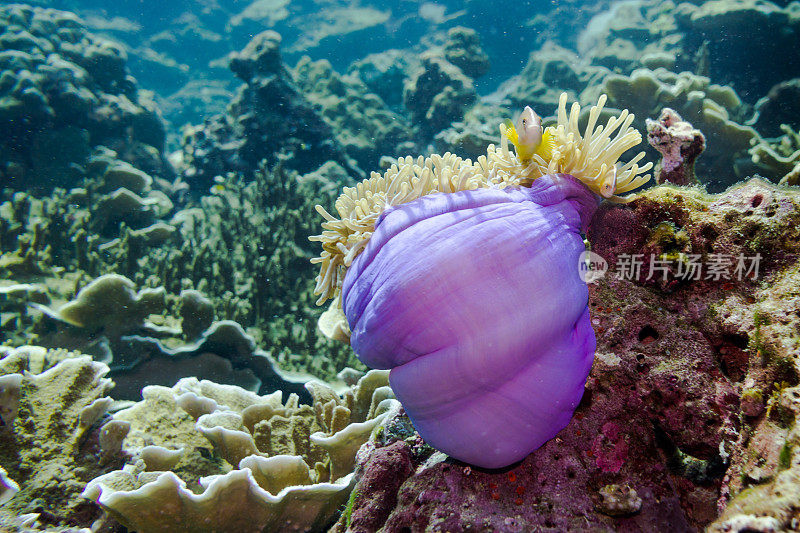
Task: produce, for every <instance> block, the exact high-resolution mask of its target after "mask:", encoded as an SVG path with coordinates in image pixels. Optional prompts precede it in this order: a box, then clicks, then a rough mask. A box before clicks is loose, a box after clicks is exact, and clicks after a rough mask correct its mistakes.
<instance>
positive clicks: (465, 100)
mask: <svg viewBox="0 0 800 533" xmlns="http://www.w3.org/2000/svg"><path fill="white" fill-rule="evenodd" d="M476 98H477V95H476V93H475V88H474V86H473V84H472V80H471V79H470V78H468V77H467V76H466V75H464V73H463V72H462V71H461V69H459V68H458V67H456V66H455V65H453V64H451V63H450V62H448V61H447V60H446V59H444V58H442V57H440V56H439V55H438V54H437V53H436V52H428V53H426V54H425V55H423V56H422V57H421V58H420V66H419V69H418V70H417V71H416V72H415V73H414V74H413V75H412V76H411V78H410V79H408V80H407V81H406V83H405V86H404V87H403V104H404V105H405V107H406V108H407V109H408V110H409V112H410V113H411V118H412V120H413V121H414V123H416V124H419V125H420V126H421V128H422V132H423V134H424V135H426V136H428V137H431V136H432V135H433V134H434V133H436V132H438V131H440V130H442V129H444V128H446V127H447V126H449V125H450V124H451V123H453V122H456V121H458V120H460V119H461V117H463V114H464V110H465V109H466V108H467V107H468V106H469V105H470V104H472V103H473V102H474V101H475V99H476Z"/></svg>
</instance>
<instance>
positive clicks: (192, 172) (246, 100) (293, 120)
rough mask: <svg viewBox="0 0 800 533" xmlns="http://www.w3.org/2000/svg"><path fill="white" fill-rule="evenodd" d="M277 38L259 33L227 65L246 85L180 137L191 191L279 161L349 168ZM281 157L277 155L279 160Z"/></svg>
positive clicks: (298, 166) (304, 166)
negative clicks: (263, 163)
mask: <svg viewBox="0 0 800 533" xmlns="http://www.w3.org/2000/svg"><path fill="white" fill-rule="evenodd" d="M280 43H281V37H280V35H279V34H277V33H276V32H274V31H265V32H262V33H259V34H258V35H256V36H255V37H253V39H252V40H251V41H250V43H248V45H247V46H246V47H245V48H244V49H243V50H242V51H241V52H239V53H237V54H233V56H232V57H231V60H230V68H231V70H232V71H233V72H234V73H235V74H236V75H237V76H238V77H239V78H240V79H241V80H242V81H244V82H245V85H243V86H242V87H240V88H239V90H238V91H237V93H236V96H235V97H234V99H233V101H232V102H231V103H230V105H229V107H228V113H226V114H221V115H215V116H213V117H210V118H208V119H206V121H205V122H204V123H203V124H201V125H198V126H194V127H192V128H189V129H187V130H186V131H185V133H184V138H183V141H182V144H183V161H182V166H183V172H182V174H183V176H184V178H185V179H186V181H187V182H188V183H189V185H190V187H192V188H193V189H194V190H196V191H206V190H208V188H209V187H210V186H211V185H213V183H214V178H215V177H216V176H225V175H226V174H227V173H228V172H241V173H244V174H245V175H247V176H252V175H253V174H254V173H255V171H256V170H257V169H258V165H259V164H260V162H261V161H263V160H267V161H268V162H269V163H270V164H271V165H274V164H275V163H277V162H278V160H279V159H281V160H284V161H285V162H286V165H287V166H288V167H290V168H293V169H296V170H298V171H300V172H310V171H313V170H316V169H317V168H319V167H320V166H321V165H322V164H323V163H325V162H326V161H330V160H333V161H337V162H339V163H340V164H342V165H343V166H345V167H350V166H352V165H351V163H350V162H349V160H348V159H347V157H346V155H345V153H344V151H343V149H342V147H341V145H339V144H338V143H337V142H336V140H335V138H334V134H333V130H332V129H331V127H330V125H329V124H328V123H327V122H326V121H325V120H324V119H323V118H322V117H321V116H320V115H319V113H318V112H317V110H316V109H315V108H314V106H313V105H312V104H311V103H310V102H309V101H308V100H307V99H306V98H305V97H304V96H303V95H302V93H301V91H300V89H299V87H298V86H297V85H296V84H295V82H294V80H293V79H292V76H291V74H290V73H289V71H288V69H287V68H286V67H285V65H284V64H283V62H282V60H281V56H280ZM281 154H282V155H281Z"/></svg>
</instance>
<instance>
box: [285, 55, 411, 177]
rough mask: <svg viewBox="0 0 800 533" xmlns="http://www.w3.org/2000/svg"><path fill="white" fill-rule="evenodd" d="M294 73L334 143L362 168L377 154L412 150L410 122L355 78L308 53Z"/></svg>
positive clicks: (376, 158) (376, 160) (374, 162)
mask: <svg viewBox="0 0 800 533" xmlns="http://www.w3.org/2000/svg"><path fill="white" fill-rule="evenodd" d="M293 72H294V77H295V80H296V81H297V84H298V86H299V88H300V90H301V91H302V92H303V95H304V96H305V97H306V98H307V99H308V100H309V101H310V102H312V103H314V104H316V105H318V106H319V107H320V108H321V115H322V117H323V118H324V119H325V121H326V122H327V123H328V124H329V125H330V126H331V129H332V130H333V132H334V135H335V137H336V140H337V142H338V143H339V145H340V146H342V147H343V149H344V151H345V152H346V153H347V155H349V156H350V157H352V158H353V159H354V160H355V161H356V162H357V163H358V165H359V166H360V167H361V168H374V167H376V166H378V164H379V163H380V157H383V156H391V157H399V156H401V155H405V153H406V152H408V151H410V150H413V149H414V147H415V145H414V142H413V141H412V139H413V136H412V132H411V126H410V124H408V122H407V121H406V120H405V118H404V117H403V116H401V115H399V114H397V113H395V112H393V111H391V110H389V109H387V108H386V105H385V104H384V103H383V102H382V101H381V99H380V98H379V97H377V96H376V95H375V94H373V93H371V92H370V91H369V90H368V89H367V87H366V86H365V85H364V84H363V83H362V82H361V80H359V79H358V78H357V77H355V76H353V75H340V74H338V73H336V72H335V71H334V70H333V69H332V67H331V64H330V63H329V62H328V61H327V60H320V61H311V59H310V58H308V57H307V56H306V57H304V58H302V59H301V60H300V61H299V62H298V63H297V66H296V67H295V68H294V71H293ZM378 154H383V156H381V155H378Z"/></svg>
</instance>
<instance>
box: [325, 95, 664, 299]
mask: <svg viewBox="0 0 800 533" xmlns="http://www.w3.org/2000/svg"><path fill="white" fill-rule="evenodd" d="M605 101H606V96H605V95H602V96H601V97H600V99H599V101H598V103H597V105H596V106H593V107H592V108H591V110H590V112H589V122H588V125H587V127H586V129H585V131H584V133H583V135H581V132H580V130H579V128H578V117H579V115H580V106H579V105H578V104H577V103H573V104H572V108H571V109H570V113H569V116H567V112H566V103H567V95H566V93H563V94H562V95H561V98H560V100H559V104H558V122H557V125H556V126H555V127H553V126H549V127H547V128H546V129H545V130H544V133H543V137H542V138H543V141H544V140H547V142H542V145H541V147H540V148H539V149H537V150H536V152H535V153H534V154H533V155H532V157H531V158H530V159H524V160H521V159H520V158H519V157H518V156H517V154H516V153H512V152H511V151H510V150H509V147H508V143H509V137H508V134H509V133H510V130H509V128H507V127H506V126H505V125H504V124H501V125H500V135H501V137H500V145H499V147H496V146H495V145H493V144H492V145H489V147H488V148H487V151H486V155H485V156H480V157H478V159H477V161H475V162H473V161H472V160H470V159H462V158H460V157H458V156H456V155H454V154H451V153H449V152H447V153H445V154H444V155H438V154H436V155H432V156H430V157H425V158H423V157H422V156H420V157H417V158H413V157H410V156H409V157H404V158H403V157H401V158H400V159H398V161H397V164H395V165H392V166H391V168H389V169H388V170H387V171H386V172H384V173H383V174H379V173H378V172H373V173H372V174H371V176H370V177H369V178H368V179H366V180H364V181H362V182H361V183H359V184H358V185H356V186H355V187H345V189H344V192H343V193H342V195H341V196H340V197H339V199H338V200H336V203H335V206H334V207H335V210H336V213H337V214H338V215H339V218H337V217H335V216H333V215H331V214H330V213H328V212H327V211H326V210H325V209H324V208H323V207H322V206H319V205H318V206H317V207H316V208H317V211H318V212H319V213H320V214H321V215H322V216H323V217H324V218H325V222H324V223H323V224H322V228H323V232H322V234H321V235H316V236H313V237H310V239H311V240H312V241H319V242H321V243H322V254H320V256H319V257H316V258H314V259H312V260H311V261H312V263H315V264H319V265H320V273H319V275H318V276H317V283H316V287H315V288H314V294H318V295H320V297H319V299H318V300H317V304H322V303H323V302H324V301H325V300H327V299H329V298H334V297H337V296H338V294H339V291H340V289H341V286H342V282H343V281H344V275H345V272H346V270H347V267H349V266H350V264H351V263H352V261H353V259H355V258H356V256H358V254H359V253H361V251H362V250H363V249H364V247H365V246H366V244H367V242H368V241H369V239H370V237H371V236H372V232H373V231H374V229H375V222H376V221H377V219H378V217H379V216H380V214H381V213H382V212H383V210H384V209H386V208H387V207H388V206H393V205H399V204H403V203H406V202H410V201H412V200H416V199H417V198H420V197H422V196H426V195H428V194H434V193H440V192H444V193H452V192H457V191H464V190H471V189H477V188H490V187H494V188H505V187H526V186H530V184H531V183H532V182H533V181H534V180H536V179H537V178H540V177H541V176H544V175H546V174H555V173H564V174H570V175H572V176H574V177H575V178H577V179H579V180H580V181H581V182H583V183H584V184H585V185H586V186H587V187H588V188H589V189H591V190H592V191H593V192H595V193H596V194H598V195H600V196H602V197H604V198H609V199H611V200H612V201H626V200H627V199H628V198H621V197H619V196H617V194H618V193H626V192H629V191H632V190H633V189H636V188H637V187H640V186H641V185H643V184H645V183H646V182H647V181H648V180H649V179H650V176H649V175H644V176H643V175H641V174H642V173H644V172H646V171H648V170H649V169H650V167H651V166H652V164H651V163H647V164H645V165H643V166H641V167H640V166H639V165H638V163H639V161H641V159H642V158H643V157H644V152H640V153H639V154H638V155H636V156H635V157H634V158H633V159H632V160H631V161H629V162H628V163H625V164H624V165H621V166H618V160H619V158H620V156H621V155H622V154H623V153H624V152H625V151H626V150H628V149H629V148H632V147H634V146H636V145H638V144H639V143H641V142H642V136H641V134H640V133H639V132H638V131H637V130H635V129H634V128H632V127H631V124H632V122H633V118H634V117H633V115H632V114H630V113H629V112H628V111H627V110H624V111H622V113H621V114H620V116H619V117H611V118H610V119H609V120H608V122H607V123H606V125H605V126H597V127H595V126H596V124H597V120H598V118H599V116H600V113H601V111H602V109H603V105H604V104H605ZM515 133H516V131H514V133H513V134H515ZM513 134H512V135H513Z"/></svg>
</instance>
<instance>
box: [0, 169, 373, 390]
mask: <svg viewBox="0 0 800 533" xmlns="http://www.w3.org/2000/svg"><path fill="white" fill-rule="evenodd" d="M94 161H95V163H93V168H95V167H96V168H98V169H105V168H106V166H107V165H108V168H109V169H116V170H113V172H112V171H107V170H102V171H100V170H98V172H99V175H98V176H97V177H96V178H91V179H90V180H89V182H88V188H87V189H82V190H74V191H72V192H71V193H69V194H65V193H63V192H59V191H56V193H55V194H53V195H52V196H48V197H44V198H42V199H36V198H33V197H31V196H30V195H28V194H25V193H17V194H15V195H14V196H13V198H11V199H10V200H8V201H7V202H4V203H2V204H0V215H1V216H0V252H3V254H2V255H0V271H2V272H3V274H4V276H6V279H7V280H8V281H3V282H0V287H2V289H3V291H5V292H4V294H5V295H4V296H2V297H1V298H0V319H2V323H3V328H2V332H1V333H0V338H1V339H2V340H3V341H6V342H9V341H10V342H11V343H12V344H13V345H20V344H25V343H30V342H37V343H39V344H44V345H47V346H52V347H62V346H65V347H72V348H76V349H77V348H79V349H80V350H82V351H84V352H85V353H90V354H93V355H95V356H97V357H99V358H100V359H101V360H105V359H107V358H109V357H111V355H113V356H115V357H116V358H117V359H116V360H117V362H118V363H120V365H122V366H121V367H119V368H122V367H127V365H128V364H131V363H133V362H136V361H139V362H143V361H144V360H147V359H148V358H151V355H152V359H153V360H152V361H151V363H152V364H153V365H155V364H156V363H157V361H156V360H162V362H163V360H164V359H171V360H172V361H174V362H175V363H176V364H177V362H178V361H179V360H181V357H183V360H184V361H185V362H184V365H190V364H191V363H190V361H189V359H186V357H184V356H181V357H177V358H176V357H172V356H171V355H170V353H171V350H174V349H179V348H187V346H186V345H185V342H186V341H196V340H197V339H198V338H199V335H200V334H201V333H202V332H203V331H205V330H206V329H207V328H208V327H209V326H210V325H211V324H210V321H209V320H208V319H207V318H206V319H205V321H204V322H203V325H195V326H192V325H190V324H188V323H187V322H184V326H186V327H184V328H183V330H181V324H180V323H179V322H178V320H177V318H175V317H178V316H180V315H181V314H182V311H181V306H182V305H183V303H182V299H181V298H180V296H179V295H180V294H181V292H182V291H184V290H196V291H199V292H200V293H201V294H202V295H203V296H204V297H206V298H208V299H209V300H210V302H211V306H212V309H211V310H209V309H208V308H207V309H206V311H204V312H205V313H206V315H208V313H210V312H214V313H216V316H218V317H220V318H226V319H231V320H235V321H237V322H239V323H240V324H242V325H243V326H245V327H246V328H250V329H249V333H250V334H251V335H254V336H255V342H256V343H257V344H258V345H261V346H264V347H265V348H266V349H267V350H268V352H269V353H271V354H272V356H273V357H274V358H275V359H276V360H277V361H278V362H279V364H280V365H281V366H282V367H283V368H285V369H291V370H298V371H302V372H312V373H314V374H315V375H317V376H319V377H325V378H329V379H333V378H335V375H336V373H337V372H339V371H340V370H341V369H342V368H343V367H344V366H347V365H350V366H353V365H358V364H359V363H358V362H357V360H356V359H355V357H354V356H353V355H352V352H351V351H350V350H349V348H347V347H345V346H342V345H338V344H334V343H330V342H328V341H326V340H325V339H324V338H321V337H320V336H319V335H317V333H316V323H317V319H318V318H319V315H320V312H321V310H317V309H316V308H315V306H314V298H313V295H312V292H313V285H314V283H313V280H312V279H311V278H312V277H313V274H312V272H313V266H312V265H310V264H309V263H308V259H309V258H310V257H312V256H313V251H312V246H313V245H312V244H311V243H309V242H308V240H307V236H308V235H309V234H310V233H312V228H313V226H314V222H313V219H314V217H315V213H314V210H313V209H314V208H313V202H314V201H315V200H318V199H319V198H320V195H322V197H323V198H324V197H325V196H326V195H327V196H328V200H326V201H325V204H327V205H331V204H332V203H333V199H334V194H335V191H334V189H338V186H339V185H338V184H339V183H341V182H342V181H343V180H345V179H347V177H346V176H347V175H346V173H345V172H344V171H343V169H341V167H338V166H336V165H335V164H334V163H329V164H327V165H325V166H323V168H322V169H321V170H320V172H318V173H315V174H311V175H308V176H306V177H305V178H303V179H299V177H297V176H296V175H294V174H290V173H288V172H286V171H283V170H281V169H276V170H275V171H274V172H269V171H267V170H259V171H258V172H257V175H256V177H255V180H254V181H252V182H251V183H248V184H246V185H245V184H244V183H243V182H242V181H241V180H239V179H237V178H231V179H229V180H228V181H225V182H224V186H222V187H221V188H222V190H221V191H219V192H217V193H216V194H214V195H209V196H206V197H205V198H203V199H201V200H200V201H198V202H197V203H196V204H194V203H190V204H189V205H187V206H186V207H184V208H182V209H180V210H178V211H176V212H174V215H172V217H171V218H163V219H156V218H154V217H155V215H160V214H161V213H163V211H158V212H152V211H151V212H150V214H149V215H148V217H147V218H145V219H139V220H140V221H139V223H135V220H134V219H132V218H130V217H128V218H124V219H122V220H119V219H116V222H111V221H108V220H104V219H102V218H101V217H99V215H98V211H97V209H98V205H101V204H102V202H96V201H94V199H97V198H100V199H102V198H104V197H105V196H106V194H108V193H106V192H104V191H107V190H109V189H110V188H112V187H115V186H117V185H120V184H126V185H127V186H128V187H131V188H132V189H133V190H134V191H138V193H139V194H141V195H142V197H143V198H146V199H147V198H149V199H153V198H155V199H157V198H162V199H165V196H164V195H163V193H160V191H157V190H154V187H155V186H156V185H157V184H158V183H159V180H157V179H153V184H152V186H150V187H147V186H146V183H148V179H149V178H147V179H146V178H145V177H144V176H142V175H141V173H137V172H133V171H131V170H130V169H123V170H124V171H120V167H119V166H118V165H117V164H116V163H113V164H111V165H109V163H108V161H107V155H102V154H101V155H98V156H97V157H96V159H95V160H94ZM105 176H107V177H108V179H106V177H105ZM111 176H116V178H115V179H114V180H113V181H112V180H111V179H110V178H111ZM143 184H145V188H144V189H141V188H138V187H139V186H142V185H143ZM112 190H130V189H127V188H126V189H112ZM325 191H328V192H325ZM134 194H135V193H134ZM172 194H173V195H175V194H176V193H174V192H173V193H172ZM157 205H160V204H157ZM159 209H162V208H159ZM153 221H156V222H154V223H153V224H151V225H150V226H145V227H142V228H141V229H135V228H139V226H141V225H142V224H147V223H150V222H153ZM115 227H116V228H117V229H116V230H114V228H115ZM100 230H102V231H105V232H107V237H103V236H102V235H98V232H99V231H100ZM242 235H248V236H250V238H248V239H247V240H246V241H244V240H242V239H241V236H242ZM111 237H113V238H111ZM108 272H113V273H116V274H118V275H122V276H125V277H126V278H128V279H129V280H131V281H132V282H133V283H134V284H135V286H136V287H137V289H138V290H141V289H147V290H155V289H159V290H161V291H165V292H166V296H165V297H164V305H163V306H162V307H161V308H160V309H159V310H158V311H157V312H156V315H155V316H154V317H153V319H152V320H155V323H154V324H153V325H151V326H148V327H143V325H142V322H141V321H133V320H132V321H128V322H125V321H124V320H122V319H121V318H122V317H123V316H128V313H127V312H123V314H122V315H120V319H119V320H118V321H119V322H120V323H121V324H122V323H124V324H123V325H126V328H125V329H124V331H114V332H109V331H105V330H100V331H98V330H97V329H92V328H76V327H75V326H67V325H66V324H64V323H63V321H53V320H51V319H50V318H49V317H48V316H47V315H45V316H42V315H41V313H40V312H39V311H37V310H36V308H34V307H32V306H30V305H29V304H47V305H49V306H50V308H52V309H59V306H60V305H63V304H64V303H66V302H68V301H70V300H72V299H73V298H74V297H75V295H76V294H77V292H78V291H79V290H80V289H81V288H83V287H85V286H86V285H87V284H89V283H90V282H91V281H92V280H93V279H96V278H98V277H100V276H101V275H103V274H105V273H108ZM11 280H14V281H11ZM15 286H16V288H14V287H15ZM163 311H166V314H165V316H160V315H161V314H162V312H163ZM105 319H106V320H114V318H113V317H105ZM154 326H158V327H154ZM164 327H165V328H166V329H164ZM159 328H161V329H159ZM200 328H202V329H200ZM112 329H113V328H112ZM132 335H133V336H141V337H143V338H149V339H151V340H152V341H157V340H161V342H162V347H159V346H158V345H157V344H153V342H150V343H149V344H148V346H149V348H147V349H146V350H144V348H143V345H142V343H141V342H139V341H137V343H136V347H134V345H132V344H131V343H130V341H129V340H124V341H123V340H121V339H122V337H130V336H132ZM104 339H105V340H104ZM249 342H252V341H249ZM145 344H147V343H145ZM201 345H202V343H201ZM247 345H248V343H223V345H222V346H221V347H218V348H217V351H215V352H213V353H215V354H218V355H220V356H222V357H223V358H225V357H227V356H226V355H225V354H224V353H220V350H226V351H228V355H229V356H234V355H235V354H237V353H238V352H236V351H229V348H230V347H233V346H247ZM226 346H227V347H228V348H226ZM109 350H110V352H111V353H109ZM136 350H144V351H140V352H139V353H137V352H136ZM181 353H183V354H186V353H194V351H193V350H191V349H188V350H183V352H181ZM250 353H252V349H245V350H244V351H243V352H242V356H244V354H250ZM310 353H314V354H325V356H319V357H307V356H306V354H310ZM197 355H200V354H199V353H198V354H197ZM234 359H235V360H237V361H239V362H244V361H247V360H248V357H243V358H241V357H239V356H238V355H236V356H235V357H234ZM260 360H261V359H260V358H258V357H256V358H254V359H252V361H260ZM122 361H125V363H124V364H122ZM208 362H209V363H212V361H208ZM222 363H224V361H223V360H216V363H214V364H222ZM237 364H238V363H237ZM112 366H113V367H115V374H114V375H115V377H116V378H117V380H118V381H119V385H118V388H117V390H118V391H125V394H126V397H134V398H135V397H137V396H138V390H136V389H135V388H133V389H129V388H128V386H127V384H130V385H131V387H133V386H134V384H135V380H133V379H132V380H130V381H126V380H124V379H123V377H122V376H121V375H119V374H116V368H118V367H117V366H116V365H113V364H112ZM212 366H213V365H212ZM223 366H224V365H223ZM261 366H262V368H263V370H260V371H257V374H259V373H262V374H263V375H262V377H259V378H258V379H261V380H262V382H263V385H264V386H265V387H266V386H268V385H267V383H269V382H270V379H266V377H268V376H269V372H267V371H266V369H267V367H268V366H269V365H267V366H263V365H261ZM179 368H180V367H179V366H175V367H173V370H171V371H170V372H168V373H167V374H168V375H170V376H172V378H171V379H172V380H173V381H174V379H177V376H176V375H175V372H180V370H179ZM184 368H185V366H184ZM142 370H144V368H142ZM162 370H165V369H164V368H163V367H162ZM220 370H222V369H221V368H220ZM209 371H210V368H209ZM225 372H226V374H228V375H230V374H229V372H230V370H228V371H225ZM141 377H144V376H143V375H142V376H141ZM123 382H125V384H123ZM234 382H235V381H234ZM161 383H166V382H161ZM245 383H247V385H246V386H252V384H253V383H254V381H253V379H252V378H249V379H248V380H247V381H246V382H242V383H241V384H243V385H244V384H245ZM281 386H283V385H281ZM131 395H132V396H131Z"/></svg>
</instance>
